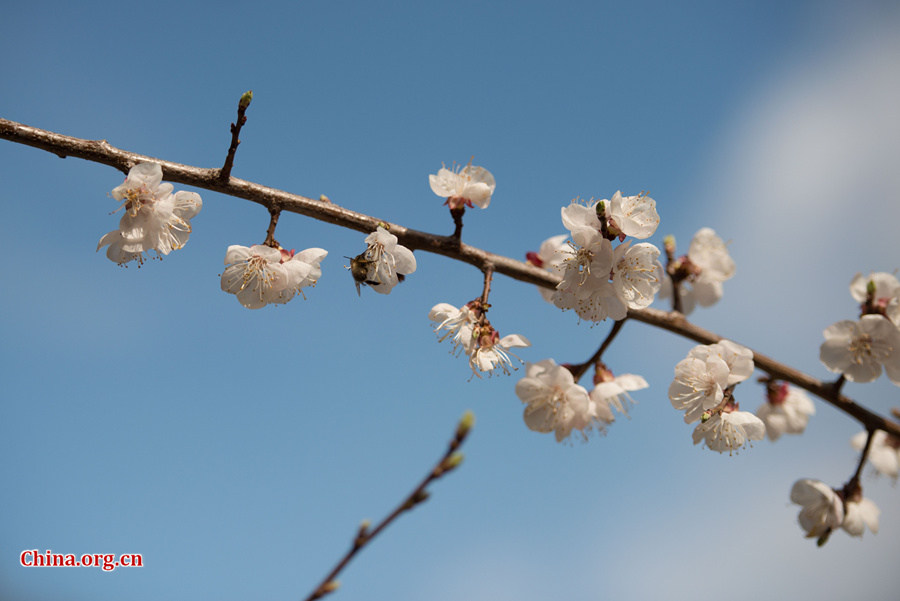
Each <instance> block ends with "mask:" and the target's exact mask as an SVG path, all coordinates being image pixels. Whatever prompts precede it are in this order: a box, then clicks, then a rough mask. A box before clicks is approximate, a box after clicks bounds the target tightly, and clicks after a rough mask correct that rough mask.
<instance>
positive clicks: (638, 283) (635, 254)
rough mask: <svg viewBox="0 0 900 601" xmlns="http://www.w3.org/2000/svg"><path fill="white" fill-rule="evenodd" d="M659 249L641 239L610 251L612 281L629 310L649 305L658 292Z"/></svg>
mask: <svg viewBox="0 0 900 601" xmlns="http://www.w3.org/2000/svg"><path fill="white" fill-rule="evenodd" d="M658 259H659V249H658V248H656V247H655V246H653V245H652V244H648V243H646V242H643V243H641V244H636V245H634V246H631V242H630V241H629V242H625V243H623V244H620V245H618V246H617V247H616V249H615V251H614V252H613V265H612V283H613V287H614V288H615V290H616V295H617V296H618V297H619V299H620V300H621V301H622V302H623V303H625V305H626V306H627V307H628V308H629V309H643V308H645V307H649V306H650V304H651V303H652V302H653V299H654V297H655V296H656V293H657V292H659V287H660V285H661V281H660V278H659V272H658V269H657V268H658V267H659V261H658Z"/></svg>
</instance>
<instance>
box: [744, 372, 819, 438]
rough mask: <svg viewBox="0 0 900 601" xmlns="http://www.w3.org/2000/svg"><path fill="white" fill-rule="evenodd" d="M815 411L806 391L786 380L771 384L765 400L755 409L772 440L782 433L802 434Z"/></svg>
mask: <svg viewBox="0 0 900 601" xmlns="http://www.w3.org/2000/svg"><path fill="white" fill-rule="evenodd" d="M815 413H816V407H815V405H813V402H812V399H810V398H809V395H807V394H806V391H804V390H803V389H801V388H796V387H794V386H789V385H788V384H787V383H786V382H782V383H781V384H780V385H773V386H772V388H771V390H770V391H769V392H768V394H767V400H766V402H765V403H763V404H762V405H760V407H759V409H757V410H756V416H757V417H758V418H759V419H761V420H762V421H763V423H764V424H765V425H766V435H767V436H768V437H769V440H771V441H773V442H774V441H776V440H778V439H779V438H780V437H781V435H782V434H802V433H803V431H804V430H806V424H807V423H808V422H809V418H810V416H812V415H814V414H815Z"/></svg>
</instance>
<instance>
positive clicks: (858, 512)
mask: <svg viewBox="0 0 900 601" xmlns="http://www.w3.org/2000/svg"><path fill="white" fill-rule="evenodd" d="M858 496H859V498H858V499H848V500H847V502H846V503H845V504H844V521H843V523H841V528H843V529H844V530H846V531H847V533H848V534H849V535H850V536H860V537H861V536H862V535H863V532H865V529H866V527H868V528H869V530H870V531H871V532H872V534H878V517H879V516H880V515H881V510H880V509H878V506H877V505H875V503H873V502H872V501H871V500H870V499H866V498H865V497H863V496H862V494H861V493H860V494H859V495H858Z"/></svg>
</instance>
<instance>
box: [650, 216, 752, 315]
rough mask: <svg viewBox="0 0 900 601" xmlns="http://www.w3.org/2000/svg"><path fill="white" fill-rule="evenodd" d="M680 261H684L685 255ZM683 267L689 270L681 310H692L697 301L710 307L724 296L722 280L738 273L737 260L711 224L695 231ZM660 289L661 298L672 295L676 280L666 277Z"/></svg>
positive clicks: (683, 287)
mask: <svg viewBox="0 0 900 601" xmlns="http://www.w3.org/2000/svg"><path fill="white" fill-rule="evenodd" d="M680 261H683V259H681V260H680ZM683 268H684V269H685V270H686V271H687V272H688V275H687V277H686V279H684V280H681V282H680V283H679V286H678V287H679V288H680V289H681V310H682V312H683V313H684V314H685V315H688V314H690V313H691V312H692V311H693V310H694V307H695V305H698V304H699V305H700V306H701V307H709V306H710V305H713V304H715V303H717V302H718V301H719V299H721V298H722V282H724V281H726V280H729V279H731V278H732V277H733V276H734V273H735V265H734V260H733V259H732V258H731V256H730V255H729V254H728V247H727V246H726V244H725V243H724V242H723V241H722V239H721V238H719V236H718V235H716V232H715V231H714V230H712V229H711V228H708V227H705V228H702V229H700V230H699V231H698V232H697V233H696V234H694V237H693V239H692V240H691V246H690V248H689V250H688V254H687V261H686V262H684V265H683ZM665 279H666V280H667V281H664V282H663V284H662V287H661V289H660V291H659V297H660V298H669V297H671V296H672V282H671V280H670V278H668V277H667V278H665Z"/></svg>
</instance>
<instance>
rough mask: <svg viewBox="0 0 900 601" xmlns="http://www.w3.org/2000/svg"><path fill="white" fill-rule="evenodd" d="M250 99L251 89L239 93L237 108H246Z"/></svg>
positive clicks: (251, 95)
mask: <svg viewBox="0 0 900 601" xmlns="http://www.w3.org/2000/svg"><path fill="white" fill-rule="evenodd" d="M251 100H253V90H247V91H246V92H244V93H243V94H241V101H240V102H239V103H238V108H240V109H243V110H247V107H248V106H250V101H251Z"/></svg>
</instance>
